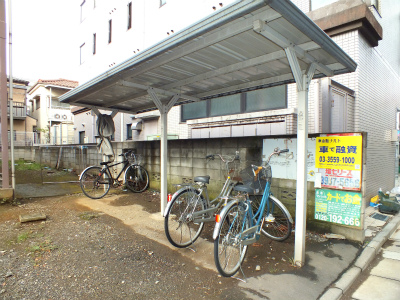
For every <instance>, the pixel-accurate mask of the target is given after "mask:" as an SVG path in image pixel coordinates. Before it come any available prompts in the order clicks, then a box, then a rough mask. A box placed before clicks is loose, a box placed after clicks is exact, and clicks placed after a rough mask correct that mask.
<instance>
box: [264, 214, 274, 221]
mask: <svg viewBox="0 0 400 300" xmlns="http://www.w3.org/2000/svg"><path fill="white" fill-rule="evenodd" d="M264 220H265V222H269V223H272V222H275V217H274V216H273V215H272V214H269V215H268V216H266V217H265V218H264Z"/></svg>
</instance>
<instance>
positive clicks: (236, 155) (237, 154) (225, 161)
mask: <svg viewBox="0 0 400 300" xmlns="http://www.w3.org/2000/svg"><path fill="white" fill-rule="evenodd" d="M215 156H218V157H219V158H220V159H221V160H222V161H223V162H224V163H230V162H233V161H234V160H240V157H239V151H236V153H235V157H234V158H233V159H231V160H228V159H224V157H223V156H222V154H209V155H207V156H206V157H205V158H206V159H209V160H213V159H214V158H215Z"/></svg>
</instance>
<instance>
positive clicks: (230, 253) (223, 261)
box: [214, 202, 250, 277]
mask: <svg viewBox="0 0 400 300" xmlns="http://www.w3.org/2000/svg"><path fill="white" fill-rule="evenodd" d="M221 222H222V223H221V227H220V228H219V231H218V235H217V238H216V239H215V241H214V261H215V265H216V267H217V269H218V272H219V273H220V274H221V275H222V276H224V277H231V276H233V275H234V274H236V272H237V271H238V270H239V268H240V266H241V264H242V262H243V260H244V257H245V256H246V252H247V245H242V243H241V241H240V238H241V233H242V232H243V230H245V229H247V228H249V226H250V220H249V218H248V217H246V214H245V208H244V205H243V204H242V203H240V202H239V203H235V204H233V205H232V207H230V208H229V209H228V211H227V212H226V213H225V214H224V216H223V220H222V221H221Z"/></svg>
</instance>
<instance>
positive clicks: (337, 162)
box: [315, 135, 362, 171]
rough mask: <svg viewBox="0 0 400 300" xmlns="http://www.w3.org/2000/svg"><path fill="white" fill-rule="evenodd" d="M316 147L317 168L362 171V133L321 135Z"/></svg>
mask: <svg viewBox="0 0 400 300" xmlns="http://www.w3.org/2000/svg"><path fill="white" fill-rule="evenodd" d="M316 148H317V149H316V157H315V167H316V168H320V169H340V170H354V171H361V166H362V136H361V135H353V136H348V135H343V136H342V135H331V136H321V137H318V138H317V143H316Z"/></svg>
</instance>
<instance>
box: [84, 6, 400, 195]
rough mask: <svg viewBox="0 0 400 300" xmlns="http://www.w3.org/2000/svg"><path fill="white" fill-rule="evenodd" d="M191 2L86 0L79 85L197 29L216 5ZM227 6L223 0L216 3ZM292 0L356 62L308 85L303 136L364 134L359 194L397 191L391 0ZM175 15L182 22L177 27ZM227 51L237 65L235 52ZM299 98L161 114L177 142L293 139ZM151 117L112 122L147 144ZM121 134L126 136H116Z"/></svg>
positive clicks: (233, 101)
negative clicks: (348, 70) (185, 29)
mask: <svg viewBox="0 0 400 300" xmlns="http://www.w3.org/2000/svg"><path fill="white" fill-rule="evenodd" d="M188 2H189V1H183V0H181V1H179V0H174V1H173V0H171V1H168V0H167V1H160V3H158V1H144V0H142V1H135V2H133V1H121V2H118V3H117V4H114V3H113V4H110V3H107V2H105V1H96V2H95V3H96V5H95V6H94V5H92V4H93V1H83V2H82V4H81V9H82V11H84V13H82V16H84V17H82V19H81V26H80V28H81V30H80V34H81V44H80V45H81V47H80V51H81V61H80V64H81V72H80V73H81V75H82V76H83V77H84V78H83V81H87V80H89V79H91V78H93V77H95V76H97V75H99V74H101V73H103V72H105V71H107V69H108V68H111V67H113V66H114V65H116V64H118V63H121V62H123V61H124V60H125V59H127V58H130V57H132V56H134V55H135V54H136V53H137V51H139V50H141V49H142V48H148V47H149V46H151V45H152V44H154V43H156V42H157V41H158V40H160V39H162V38H163V37H162V34H167V33H168V34H169V35H171V34H173V33H172V30H171V29H175V31H174V32H176V30H178V29H181V28H182V27H181V26H187V25H189V23H186V24H184V23H185V21H186V20H191V21H190V23H194V22H196V20H198V19H200V18H202V17H204V16H206V15H208V14H210V13H212V9H211V8H209V10H207V7H208V6H211V7H214V8H215V9H219V8H220V6H219V3H218V2H214V1H195V2H190V4H188ZM231 2H233V1H229V2H227V1H225V2H224V3H223V5H228V4H229V3H231ZM293 2H294V3H295V4H296V5H297V6H298V7H299V8H300V9H301V10H302V11H303V12H305V13H307V14H308V16H309V17H310V18H311V19H312V20H313V21H314V22H315V23H316V24H317V25H318V26H320V28H321V29H323V30H324V31H325V32H326V33H327V34H328V35H329V36H331V37H332V39H333V40H334V41H335V42H336V43H337V44H338V45H339V46H340V47H341V48H342V49H344V50H345V51H346V52H347V53H348V54H349V55H350V56H351V57H352V58H353V59H354V60H355V61H356V62H357V65H358V67H357V70H356V72H354V73H351V74H344V75H340V76H333V77H331V78H326V79H316V80H313V81H312V82H311V84H310V88H309V104H308V107H309V132H310V133H333V132H335V133H337V132H354V131H355V132H361V131H363V132H367V134H368V148H367V157H368V161H367V164H368V167H367V174H366V178H364V180H367V181H368V184H367V185H365V186H366V187H367V191H366V195H367V196H369V195H374V193H376V191H377V190H378V189H379V187H383V188H388V187H392V186H394V184H395V180H394V179H395V176H397V170H398V167H397V165H398V152H399V149H398V148H399V143H398V140H395V139H393V138H392V133H393V131H394V130H396V129H397V130H398V129H400V128H399V114H400V113H399V111H400V61H399V59H398V58H399V57H400V46H399V45H400V6H399V5H398V0H352V1H347V0H293ZM90 3H92V4H90ZM156 4H157V5H156ZM214 4H215V5H214ZM193 5H195V6H196V7H194V6H193ZM84 8H85V9H84ZM214 8H213V9H214ZM105 12H107V13H105ZM183 12H184V13H183ZM181 17H184V20H185V21H184V20H181V21H182V22H181V23H179V22H180V18H181ZM178 23H179V24H178ZM152 24H154V25H156V26H152ZM309 47H310V49H311V48H312V45H309ZM89 50H90V51H89ZM218 50H219V51H224V49H218ZM310 51H312V50H310ZM231 55H232V56H234V57H236V58H237V60H238V61H240V55H239V51H238V53H233V52H232V53H231ZM199 67H204V66H199ZM243 72H244V73H245V76H251V74H252V73H251V72H256V69H254V70H253V69H251V68H249V69H244V70H243ZM166 74H167V71H166ZM166 76H167V75H166ZM199 84H203V83H201V82H199ZM204 84H210V83H207V82H204ZM296 102H297V89H296V86H295V85H294V84H288V85H282V86H276V87H269V88H265V89H259V90H254V91H247V92H243V93H240V94H234V95H221V97H219V98H213V99H206V100H205V101H201V102H196V103H191V104H186V105H183V106H181V107H173V108H172V109H171V110H170V112H169V114H168V134H169V135H171V137H174V138H180V139H187V138H218V137H237V136H257V135H259V136H278V135H290V134H295V133H296V132H297V110H296V107H297V103H296ZM157 116H158V112H146V113H143V114H140V115H136V116H135V119H133V120H134V121H133V120H132V118H131V117H130V118H128V119H124V120H125V121H123V122H122V123H121V122H120V121H118V120H116V122H115V124H116V125H117V126H118V123H121V124H122V126H120V127H121V128H123V129H125V128H127V126H128V124H131V123H129V122H131V120H132V124H134V126H137V125H135V124H137V122H138V121H139V123H141V126H139V127H140V128H141V130H137V131H134V132H133V134H132V138H133V139H134V140H150V139H153V138H157V136H158V134H159V133H160V132H161V131H160V122H159V120H158V118H157ZM140 120H141V121H140ZM82 123H85V122H83V121H82ZM119 136H123V135H122V134H121V133H119ZM116 140H117V139H116ZM118 141H120V139H118ZM382 170H385V172H382Z"/></svg>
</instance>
